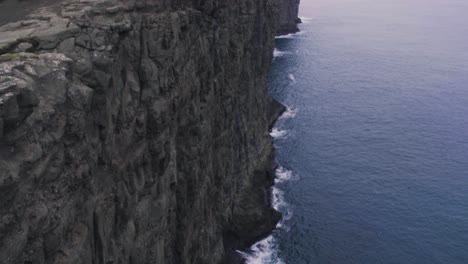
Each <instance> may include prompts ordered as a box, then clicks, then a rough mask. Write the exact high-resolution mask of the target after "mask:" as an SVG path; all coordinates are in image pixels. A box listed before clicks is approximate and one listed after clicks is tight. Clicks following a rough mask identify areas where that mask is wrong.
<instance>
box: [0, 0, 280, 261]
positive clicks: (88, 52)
mask: <svg viewBox="0 0 468 264" xmlns="http://www.w3.org/2000/svg"><path fill="white" fill-rule="evenodd" d="M59 2H60V4H56V5H54V6H53V8H46V9H41V11H39V12H37V13H35V14H32V15H31V16H29V17H28V18H25V19H24V20H22V21H13V23H9V24H5V25H4V26H2V27H1V28H0V260H1V263H5V264H10V263H34V264H36V263H40V264H44V263H55V264H60V263H63V264H65V263H66V264H89V263H101V264H104V263H105V264H110V263H134V264H135V263H142V264H143V263H167V264H171V263H174V264H180V263H192V264H194V263H226V262H227V259H228V258H229V256H231V255H232V254H233V252H234V250H235V249H237V248H242V247H246V246H248V245H249V244H250V243H252V242H254V241H255V240H256V239H258V238H260V237H262V236H264V235H265V234H267V233H268V232H269V231H271V230H272V229H273V228H274V227H275V226H276V224H277V222H278V220H279V218H280V215H279V213H278V212H276V211H275V210H273V209H272V208H271V206H270V204H269V203H270V202H269V201H270V192H269V188H270V186H271V185H272V184H273V182H274V181H273V179H274V169H275V163H274V148H273V146H272V140H271V138H270V136H269V134H268V132H269V128H270V127H271V126H272V123H273V120H274V119H276V118H277V117H278V116H279V115H280V113H281V111H283V110H284V108H283V107H282V106H281V105H280V104H278V103H275V102H274V101H273V100H272V99H271V98H270V97H269V96H268V89H267V84H268V78H267V75H268V72H269V66H270V63H271V60H272V51H273V45H274V35H275V34H276V32H277V28H276V25H277V21H278V15H277V10H278V6H277V4H276V1H272V0H256V1H251V0H241V1H238V0H213V1H191V0H190V1H189V0H173V1H156V0H94V1H78V0H69V1H59ZM9 22H12V21H9Z"/></svg>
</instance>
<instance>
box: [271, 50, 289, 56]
mask: <svg viewBox="0 0 468 264" xmlns="http://www.w3.org/2000/svg"><path fill="white" fill-rule="evenodd" d="M287 54H291V52H290V51H281V50H279V49H277V48H275V49H274V50H273V57H274V58H278V57H283V56H284V55H287Z"/></svg>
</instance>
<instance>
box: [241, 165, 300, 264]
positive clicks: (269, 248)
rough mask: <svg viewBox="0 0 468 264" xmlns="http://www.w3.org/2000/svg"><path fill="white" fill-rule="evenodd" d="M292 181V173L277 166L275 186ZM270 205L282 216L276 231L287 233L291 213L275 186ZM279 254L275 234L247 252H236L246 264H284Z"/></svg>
mask: <svg viewBox="0 0 468 264" xmlns="http://www.w3.org/2000/svg"><path fill="white" fill-rule="evenodd" d="M293 179H295V175H294V173H293V172H292V171H290V170H288V169H286V168H284V167H282V166H278V168H277V169H276V178H275V183H276V184H280V183H283V182H286V181H288V180H293ZM271 204H272V206H273V208H274V209H275V210H277V211H279V212H281V214H282V215H283V217H282V218H281V221H280V222H279V223H278V225H277V226H276V228H277V231H278V230H280V231H285V232H288V231H289V227H288V225H287V224H286V223H287V221H288V220H290V219H291V217H292V216H293V212H292V209H291V207H290V206H289V204H288V203H287V202H286V201H285V199H284V191H283V190H281V189H279V188H278V187H277V186H273V187H272V189H271ZM279 252H280V250H279V245H278V243H277V238H276V237H275V233H273V234H271V235H269V236H268V237H266V238H264V239H263V240H260V241H258V242H257V243H255V244H254V245H253V246H251V247H250V249H249V250H248V251H238V253H239V254H241V256H242V257H243V258H244V259H245V261H246V263H247V264H285V262H284V261H283V260H282V259H281V257H280V256H279Z"/></svg>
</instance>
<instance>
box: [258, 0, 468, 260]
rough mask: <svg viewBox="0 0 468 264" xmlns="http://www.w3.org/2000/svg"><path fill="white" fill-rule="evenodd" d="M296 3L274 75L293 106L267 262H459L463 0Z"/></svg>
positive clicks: (467, 210)
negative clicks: (278, 218)
mask: <svg viewBox="0 0 468 264" xmlns="http://www.w3.org/2000/svg"><path fill="white" fill-rule="evenodd" d="M301 14H302V16H305V17H307V18H310V19H308V20H307V21H306V23H305V24H303V25H302V26H301V30H302V31H303V33H302V34H300V35H296V36H293V37H290V38H281V39H277V49H278V51H277V52H276V54H277V57H276V58H275V60H274V62H273V68H272V72H271V93H272V94H273V96H274V97H276V98H277V99H278V100H280V101H281V102H282V103H284V104H285V105H287V106H289V107H290V108H292V110H293V112H294V111H296V112H297V113H296V114H295V116H294V117H292V118H289V119H286V118H283V119H281V120H280V121H279V122H278V124H277V127H276V129H277V130H276V131H275V133H274V134H275V136H277V139H276V145H277V148H278V152H277V153H278V155H277V156H278V161H279V163H280V164H281V165H282V166H283V167H284V168H286V169H288V170H290V171H291V172H292V173H293V175H294V176H293V177H291V175H289V178H292V179H290V180H288V181H283V180H280V183H279V184H278V185H277V189H278V190H280V192H282V197H280V199H284V200H283V201H280V202H279V203H280V207H282V208H280V210H282V211H283V212H286V214H287V217H286V218H287V219H286V220H285V221H283V223H282V224H281V227H280V228H279V230H277V231H276V232H275V234H274V235H273V238H271V239H273V241H269V243H274V244H275V246H273V248H272V250H274V251H275V252H273V253H271V252H270V258H271V259H270V260H269V261H267V260H266V258H263V262H264V263H281V261H282V262H283V263H287V264H301V263H312V264H313V263H333V264H335V263H336V264H377V263H384V264H390V263H392V264H393V263H395V264H419V263H421V264H431V263H444V264H466V263H468V1H466V0H302V9H301ZM279 174H280V176H281V175H283V176H284V174H285V171H284V170H282V171H280V172H279ZM278 190H276V191H278ZM285 203H287V204H285ZM270 246H271V245H270ZM257 261H258V259H257ZM258 262H259V263H262V261H258Z"/></svg>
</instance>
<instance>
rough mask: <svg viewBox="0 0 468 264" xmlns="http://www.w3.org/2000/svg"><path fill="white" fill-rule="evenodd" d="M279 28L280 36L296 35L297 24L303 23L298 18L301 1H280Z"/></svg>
mask: <svg viewBox="0 0 468 264" xmlns="http://www.w3.org/2000/svg"><path fill="white" fill-rule="evenodd" d="M279 2H280V7H279V26H278V31H277V34H278V35H285V34H289V33H296V32H298V31H299V29H298V28H297V24H298V23H300V22H301V20H300V19H299V17H298V14H299V3H300V0H279Z"/></svg>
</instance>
